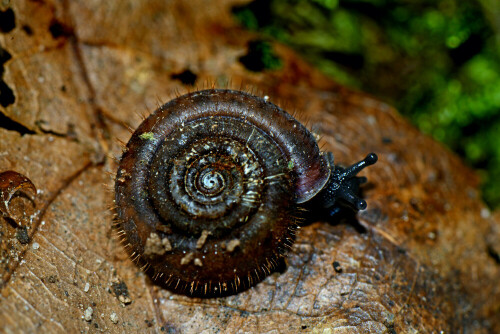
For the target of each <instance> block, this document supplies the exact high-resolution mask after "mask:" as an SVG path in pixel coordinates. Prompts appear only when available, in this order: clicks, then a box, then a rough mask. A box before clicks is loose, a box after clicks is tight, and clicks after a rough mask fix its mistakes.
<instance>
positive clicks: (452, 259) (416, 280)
mask: <svg viewBox="0 0 500 334" xmlns="http://www.w3.org/2000/svg"><path fill="white" fill-rule="evenodd" d="M242 2H244V1H240V3H242ZM237 3H238V1H236V0H220V1H217V2H215V1H211V2H207V1H203V0H193V1H183V0H177V1H168V2H167V1H136V0H128V1H122V2H111V1H109V2H103V1H69V0H66V1H65V0H60V1H56V0H54V1H29V0H15V1H10V2H9V1H3V2H2V3H1V5H0V6H1V7H0V9H1V10H2V12H3V13H6V11H7V9H8V8H11V9H12V11H13V13H14V16H15V21H14V23H15V27H13V28H12V29H8V27H7V28H6V29H4V31H3V32H1V33H0V46H1V48H2V49H3V55H5V52H8V54H9V55H10V56H11V58H10V59H8V60H6V61H4V64H3V69H4V71H3V75H2V77H1V78H0V83H2V84H4V86H6V87H8V89H10V90H11V91H12V93H13V95H14V97H15V99H14V101H10V102H11V103H9V101H8V99H6V100H4V99H3V98H2V102H4V103H3V104H5V106H3V105H2V106H0V111H1V113H2V114H3V115H4V116H5V117H3V118H1V122H2V125H1V126H0V172H2V171H6V170H14V171H17V172H19V173H22V174H24V175H26V176H27V177H29V178H30V179H31V181H32V182H33V183H34V184H35V185H36V187H37V189H38V190H39V193H38V196H37V199H36V205H37V211H36V212H35V215H34V218H33V220H32V221H31V223H29V224H28V229H27V232H28V236H29V237H30V239H29V242H28V243H21V241H20V238H18V237H16V235H17V234H16V233H17V232H16V231H17V230H16V229H17V228H18V227H16V226H15V225H13V224H11V223H9V222H8V221H7V220H5V219H4V218H0V219H1V220H0V232H1V237H0V238H1V239H0V242H1V244H0V250H1V251H2V253H1V255H0V270H1V272H0V274H1V277H2V281H1V283H2V287H1V295H0V326H1V327H0V331H2V332H4V331H5V332H53V333H64V332H78V331H83V332H96V331H100V330H103V331H106V332H124V331H126V332H134V331H141V332H143V331H151V332H160V331H161V330H164V331H170V332H201V331H204V330H205V331H207V332H217V331H222V332H224V331H227V332H237V331H241V332H245V331H247V332H267V331H272V330H276V331H277V332H300V331H305V332H307V331H313V332H323V331H324V330H331V332H335V333H395V332H396V333H410V332H422V333H431V332H439V331H440V330H443V331H445V332H458V331H460V330H462V331H465V332H478V333H488V332H500V302H499V301H500V285H499V284H498V280H499V278H500V263H499V262H500V259H499V254H500V249H499V246H498V245H499V241H500V225H499V224H500V215H499V214H498V213H495V214H490V212H489V211H488V209H487V208H486V207H485V205H484V204H483V203H482V202H481V200H480V195H479V193H478V191H477V177H476V176H475V175H474V173H473V172H472V171H470V170H469V169H468V168H466V167H465V166H464V165H463V163H462V162H461V161H460V160H459V159H458V158H457V157H456V156H455V155H453V154H452V153H450V152H449V151H447V150H446V149H444V148H443V147H442V146H441V145H439V144H437V143H435V142H434V141H432V140H431V139H430V138H428V137H426V136H424V135H422V134H420V133H419V132H418V131H417V130H416V129H414V128H413V127H412V126H410V125H409V124H408V123H407V122H406V121H405V120H403V119H402V118H401V117H400V116H399V115H398V114H397V112H395V111H394V110H393V109H392V108H390V107H389V106H387V105H386V104H384V103H382V102H379V101H377V100H375V99H373V98H372V97H369V96H366V95H365V94H362V93H359V92H353V91H351V90H348V89H346V88H344V87H342V86H340V85H338V84H336V83H334V82H331V81H330V80H328V79H327V78H325V77H324V76H322V75H321V74H319V73H318V72H317V71H315V70H314V69H312V68H311V67H310V66H309V65H307V64H305V63H304V62H303V61H301V60H300V59H299V58H298V57H297V56H296V55H294V54H293V52H291V51H290V50H289V49H287V48H285V47H283V46H280V45H274V48H275V50H276V52H277V53H278V54H279V56H280V57H281V58H282V59H283V63H284V67H283V69H281V70H279V71H264V72H259V73H254V72H249V71H248V70H246V69H245V68H244V66H243V65H242V64H241V63H240V62H239V60H238V59H239V57H241V56H243V55H245V54H246V53H247V43H248V41H250V40H253V39H254V38H256V36H255V35H253V34H252V33H249V32H247V31H244V30H243V29H242V28H240V27H238V26H237V25H236V23H235V22H234V20H233V18H232V17H231V15H230V8H231V6H233V5H235V4H237ZM0 58H1V59H7V58H8V57H7V58H5V57H0ZM184 70H190V71H192V72H193V73H195V74H196V75H197V85H198V86H199V87H200V88H201V87H203V86H204V85H205V84H204V83H211V82H216V83H224V82H226V81H227V80H232V82H233V83H234V84H233V86H235V85H236V86H238V87H239V83H240V82H244V83H245V84H248V85H249V86H251V87H258V89H259V90H262V91H264V92H265V93H266V94H268V95H270V96H271V97H272V100H274V101H282V105H283V106H284V107H285V109H288V110H290V111H294V110H295V111H297V117H298V118H299V119H300V120H302V121H305V122H307V124H308V126H309V127H310V128H311V129H312V130H313V131H315V132H316V133H317V134H319V135H321V136H322V139H321V142H322V144H323V149H325V150H329V151H332V152H334V153H335V157H336V160H337V161H343V162H346V163H349V162H353V161H355V160H357V159H360V158H362V157H363V156H364V155H365V154H366V153H368V152H371V151H373V152H376V153H377V154H378V155H379V158H380V161H379V162H378V163H377V164H376V165H375V166H373V167H370V168H369V169H368V170H367V171H366V172H364V175H366V176H367V177H368V178H369V180H370V182H371V184H370V186H369V188H368V189H366V191H365V198H366V199H367V201H368V203H369V207H368V209H367V210H366V211H363V212H361V213H359V215H358V219H359V223H360V225H361V226H362V228H355V226H352V225H350V224H333V223H326V222H316V223H313V224H310V225H308V226H305V227H303V228H302V229H301V230H300V232H299V233H298V237H297V241H296V243H295V245H294V247H293V250H292V251H291V252H290V254H289V255H288V257H287V261H288V267H287V270H286V271H285V272H284V273H275V274H273V275H271V276H270V277H268V278H267V279H266V280H265V281H264V282H262V283H260V284H258V285H257V286H256V287H254V288H252V289H250V290H248V291H246V292H242V293H240V294H237V295H235V296H231V297H226V298H220V299H205V300H203V299H192V298H188V297H185V296H180V295H176V294H173V293H171V292H169V291H166V290H163V289H161V288H159V287H157V286H155V285H154V284H153V283H152V282H151V281H150V280H149V279H148V278H147V277H146V276H145V275H144V274H142V273H141V271H140V269H139V268H137V267H136V266H135V265H134V264H133V263H132V262H131V260H130V259H128V257H127V255H126V252H125V251H124V249H123V248H122V247H121V245H120V244H119V243H118V242H117V240H116V239H114V238H113V235H114V231H113V229H112V213H111V212H110V211H109V210H108V207H109V206H111V204H112V198H113V194H112V192H110V191H108V190H107V189H106V187H105V186H103V185H107V186H109V187H112V185H113V175H112V174H113V173H114V172H115V168H116V163H115V162H114V160H113V158H117V157H119V156H120V154H121V144H119V142H118V140H121V141H125V142H126V141H127V140H128V138H129V136H130V133H129V131H128V130H127V126H129V127H131V128H135V127H136V126H137V125H138V124H139V122H140V121H141V118H140V116H138V114H141V113H147V112H149V111H151V110H153V109H155V107H156V105H157V104H158V103H159V101H162V102H164V101H166V100H168V99H169V98H170V97H172V96H174V94H175V91H176V90H178V91H180V92H185V91H186V90H187V89H194V88H192V87H186V86H183V85H182V83H181V82H180V81H179V80H177V79H175V77H173V76H172V75H175V74H178V73H181V72H183V71H184ZM0 72H1V71H0ZM4 86H3V87H4ZM2 89H3V90H2V94H4V92H5V91H6V90H5V89H6V88H5V87H4V88H2ZM2 97H5V95H2ZM363 229H364V231H361V230H363ZM334 261H337V262H338V264H339V265H340V268H341V270H339V268H337V270H335V269H334V267H333V266H332V263H333V262H334ZM89 308H90V309H92V313H91V312H90V311H89ZM90 313H91V314H90Z"/></svg>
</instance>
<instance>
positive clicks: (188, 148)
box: [115, 89, 376, 296]
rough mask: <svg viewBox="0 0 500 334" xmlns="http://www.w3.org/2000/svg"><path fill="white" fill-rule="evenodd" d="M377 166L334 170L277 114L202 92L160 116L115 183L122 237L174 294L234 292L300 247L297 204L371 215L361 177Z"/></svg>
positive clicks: (143, 132)
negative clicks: (342, 204) (360, 193)
mask: <svg viewBox="0 0 500 334" xmlns="http://www.w3.org/2000/svg"><path fill="white" fill-rule="evenodd" d="M375 161H376V156H375V155H374V154H372V155H369V156H368V157H367V158H366V159H365V160H363V161H361V162H359V163H358V164H356V165H354V166H352V167H350V168H348V169H341V168H340V169H339V168H337V169H336V168H335V166H334V165H333V156H331V154H323V153H322V152H321V151H320V149H319V148H318V145H317V143H316V140H315V139H314V137H313V136H312V134H311V133H310V132H309V131H308V130H307V129H306V128H305V127H304V126H303V125H301V124H300V123H299V122H298V121H297V120H295V119H294V118H293V117H292V116H291V115H289V114H288V113H287V112H285V111H284V110H282V109H280V108H279V107H277V106H276V105H274V104H272V103H270V102H268V101H267V100H265V99H263V98H260V97H256V96H252V95H250V94H248V93H245V92H240V91H232V90H216V89H212V90H204V91H197V92H194V93H190V94H187V95H184V96H181V97H178V98H176V99H174V100H172V101H170V102H168V103H167V104H165V105H163V106H161V107H160V108H159V109H158V110H156V111H155V112H154V113H153V114H151V115H150V116H149V117H148V118H147V119H146V120H145V121H144V122H143V123H142V124H141V125H140V126H139V127H138V129H137V130H136V131H135V133H134V134H133V135H132V138H131V139H130V141H129V142H128V144H127V147H126V151H125V153H124V154H123V156H122V159H121V161H120V165H119V168H118V172H117V176H116V184H115V202H116V206H117V209H116V210H117V221H118V226H119V230H120V231H121V234H122V236H123V241H124V244H125V245H126V247H127V248H128V249H129V251H130V253H131V254H132V255H133V256H134V258H135V259H136V260H137V261H138V262H139V263H140V264H141V265H142V266H143V268H144V270H146V271H147V272H149V273H150V275H151V277H152V278H153V279H154V280H156V281H158V282H159V283H160V284H162V285H164V286H166V287H167V288H169V289H171V290H174V291H176V292H180V293H185V294H187V295H197V296H217V295H227V294H232V293H236V292H238V291H241V290H245V289H247V288H249V287H250V286H252V285H254V284H256V283H257V282H259V281H261V280H262V279H263V278H264V277H266V276H267V275H269V274H270V273H271V272H273V271H274V270H275V269H276V267H277V265H278V260H279V259H280V257H282V256H283V254H284V253H285V252H286V250H287V249H288V248H290V246H291V245H292V243H293V241H294V231H295V229H296V225H297V216H298V212H297V207H298V206H299V205H301V204H302V203H306V202H309V201H311V200H312V199H313V198H314V199H315V200H316V199H317V198H320V200H319V202H320V203H322V205H323V206H325V207H333V206H334V204H335V202H336V201H337V199H338V198H343V200H345V201H346V202H350V203H352V204H353V206H354V207H355V208H358V209H359V208H363V207H364V206H366V203H365V202H364V201H363V200H361V199H359V198H357V197H356V195H355V192H356V191H357V187H358V186H359V184H360V183H362V182H363V181H365V180H364V179H363V178H358V177H355V175H356V173H357V172H358V171H359V170H361V169H362V168H364V167H365V166H367V165H370V164H373V163H374V162H375ZM351 169H352V170H351ZM349 173H350V174H349ZM332 175H336V178H332Z"/></svg>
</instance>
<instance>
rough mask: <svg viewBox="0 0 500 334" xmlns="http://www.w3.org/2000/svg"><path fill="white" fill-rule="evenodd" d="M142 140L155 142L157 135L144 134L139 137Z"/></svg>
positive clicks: (151, 133)
mask: <svg viewBox="0 0 500 334" xmlns="http://www.w3.org/2000/svg"><path fill="white" fill-rule="evenodd" d="M139 138H141V139H142V140H154V139H155V134H154V133H153V132H144V133H141V134H140V135H139Z"/></svg>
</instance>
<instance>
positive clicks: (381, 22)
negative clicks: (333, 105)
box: [234, 0, 500, 207]
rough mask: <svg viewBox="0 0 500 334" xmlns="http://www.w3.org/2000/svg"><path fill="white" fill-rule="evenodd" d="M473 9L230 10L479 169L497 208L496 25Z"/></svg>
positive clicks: (455, 0)
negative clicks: (393, 110) (378, 101)
mask: <svg viewBox="0 0 500 334" xmlns="http://www.w3.org/2000/svg"><path fill="white" fill-rule="evenodd" d="M479 1H480V2H478V1H475V0H471V1H459V0H416V1H406V0H332V1H329V0H269V1H268V0H256V1H254V2H252V3H250V4H249V5H247V6H245V7H240V8H235V10H234V12H235V14H236V16H237V17H238V18H239V19H240V21H241V22H242V24H243V25H245V26H246V27H248V28H249V29H253V30H258V31H260V32H261V33H262V34H264V35H266V36H268V37H272V38H275V39H277V40H279V41H281V42H284V43H287V44H289V45H290V46H292V47H294V48H296V49H297V50H298V51H299V52H301V53H302V54H303V56H304V57H305V58H306V59H307V60H309V61H310V62H311V63H313V64H315V65H316V66H317V67H318V68H320V69H321V70H322V71H324V72H325V73H326V74H327V75H330V76H331V77H332V78H333V79H335V80H336V81H338V82H340V83H343V84H345V85H348V86H351V87H356V88H360V89H363V90H365V91H367V92H370V93H372V94H374V95H377V96H379V97H380V98H382V99H383V100H386V101H388V102H390V103H392V104H393V105H395V106H396V107H397V108H398V109H399V110H400V112H401V113H402V114H404V115H405V116H407V117H408V118H409V119H410V120H411V121H412V122H413V123H414V124H416V125H417V126H418V127H419V128H420V129H421V130H422V131H423V132H425V133H428V134H430V135H432V136H434V138H436V139H437V140H440V141H442V142H443V143H445V144H446V145H447V146H449V147H450V148H451V149H453V150H455V152H457V153H458V154H460V155H461V156H462V157H463V158H464V160H465V161H466V162H467V163H468V164H470V165H471V166H472V167H475V168H476V169H478V170H479V172H480V175H481V176H482V179H483V192H484V196H485V199H486V201H487V202H488V203H489V204H490V205H491V206H494V207H498V206H500V195H498V194H500V182H494V181H495V180H498V176H500V45H499V42H498V41H499V40H500V37H498V36H499V35H500V31H495V29H499V27H498V25H497V26H496V28H495V26H494V23H495V22H498V20H499V19H500V18H498V17H495V16H494V14H493V13H494V10H492V8H491V6H492V4H494V2H491V1H490V2H489V4H488V6H490V7H489V8H488V10H485V9H483V8H482V7H481V2H484V0H479ZM494 6H497V7H496V9H497V12H500V3H498V4H497V5H494ZM484 13H487V15H488V17H485V15H484Z"/></svg>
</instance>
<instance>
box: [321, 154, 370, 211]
mask: <svg viewBox="0 0 500 334" xmlns="http://www.w3.org/2000/svg"><path fill="white" fill-rule="evenodd" d="M377 159H378V157H377V155H376V154H375V153H370V154H368V155H367V156H366V158H364V159H363V160H361V161H359V162H357V163H355V164H353V165H351V166H350V167H347V168H343V167H339V166H335V165H334V164H333V155H331V154H328V160H329V162H330V165H331V170H332V171H331V174H330V179H329V180H328V184H327V185H326V187H325V188H324V189H323V190H322V191H321V192H320V193H319V194H318V198H319V201H320V203H321V206H323V207H324V208H327V209H330V210H331V209H333V208H334V206H335V205H336V204H337V201H338V200H340V201H342V202H344V203H345V204H347V205H348V206H350V207H352V208H354V209H356V210H364V209H366V201H365V200H363V199H362V198H360V197H359V196H358V195H357V194H358V192H359V186H360V185H361V184H363V183H365V182H366V181H367V179H366V177H358V176H356V175H357V174H358V173H359V172H360V171H362V170H363V169H364V168H365V167H367V166H370V165H373V164H375V163H376V162H377Z"/></svg>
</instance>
